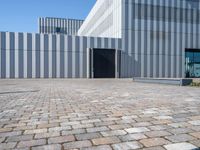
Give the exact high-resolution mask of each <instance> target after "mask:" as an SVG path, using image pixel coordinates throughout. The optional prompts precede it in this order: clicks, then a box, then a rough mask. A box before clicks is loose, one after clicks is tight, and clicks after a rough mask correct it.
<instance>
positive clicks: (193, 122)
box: [189, 120, 200, 126]
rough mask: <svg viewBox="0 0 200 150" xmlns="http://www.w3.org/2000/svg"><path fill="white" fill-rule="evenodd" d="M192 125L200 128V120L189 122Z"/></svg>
mask: <svg viewBox="0 0 200 150" xmlns="http://www.w3.org/2000/svg"><path fill="white" fill-rule="evenodd" d="M189 123H190V124H192V125H195V126H200V120H194V121H189Z"/></svg>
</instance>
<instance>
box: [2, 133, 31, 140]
mask: <svg viewBox="0 0 200 150" xmlns="http://www.w3.org/2000/svg"><path fill="white" fill-rule="evenodd" d="M30 140H33V135H32V134H30V135H20V136H11V137H8V138H7V140H6V142H19V141H30Z"/></svg>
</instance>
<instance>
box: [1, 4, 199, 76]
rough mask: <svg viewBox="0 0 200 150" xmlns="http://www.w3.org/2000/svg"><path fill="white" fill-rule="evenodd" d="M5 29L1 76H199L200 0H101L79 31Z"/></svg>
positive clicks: (2, 43)
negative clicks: (27, 31) (37, 32)
mask: <svg viewBox="0 0 200 150" xmlns="http://www.w3.org/2000/svg"><path fill="white" fill-rule="evenodd" d="M45 33H46V34H44V33H40V34H30V33H9V32H6V33H5V32H1V33H0V47H1V53H0V55H1V56H0V59H1V60H0V63H1V65H0V66H1V68H0V70H1V78H35V77H37V78H43V77H45V78H52V77H53V78H56V77H58V78H60V77H72V78H80V77H81V78H82V77H83V78H86V77H91V78H99V77H121V78H129V77H155V78H158V77H159V78H180V77H181V78H182V77H200V42H199V41H200V1H199V0H97V1H96V4H95V5H94V7H93V9H92V10H91V12H90V13H89V15H88V17H87V18H86V19H85V21H84V22H83V24H82V25H81V27H80V29H79V30H78V33H77V36H69V35H64V34H55V33H49V32H45Z"/></svg>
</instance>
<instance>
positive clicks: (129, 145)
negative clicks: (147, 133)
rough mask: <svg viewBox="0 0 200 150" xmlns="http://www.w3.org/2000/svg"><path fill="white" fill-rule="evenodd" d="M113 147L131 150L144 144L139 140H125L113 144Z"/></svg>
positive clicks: (120, 149)
mask: <svg viewBox="0 0 200 150" xmlns="http://www.w3.org/2000/svg"><path fill="white" fill-rule="evenodd" d="M112 147H113V149H114V150H131V149H139V148H142V145H141V144H140V143H139V142H124V143H119V144H113V145H112Z"/></svg>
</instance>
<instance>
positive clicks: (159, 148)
mask: <svg viewBox="0 0 200 150" xmlns="http://www.w3.org/2000/svg"><path fill="white" fill-rule="evenodd" d="M142 150H165V149H164V148H163V147H161V146H155V147H149V148H143V149H142Z"/></svg>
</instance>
